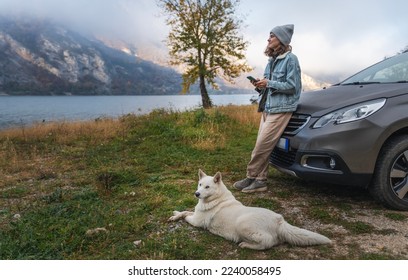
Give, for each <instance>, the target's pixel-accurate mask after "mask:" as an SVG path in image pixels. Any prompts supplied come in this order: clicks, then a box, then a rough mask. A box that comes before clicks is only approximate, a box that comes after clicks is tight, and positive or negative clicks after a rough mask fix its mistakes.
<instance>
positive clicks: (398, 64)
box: [340, 52, 408, 85]
mask: <svg viewBox="0 0 408 280" xmlns="http://www.w3.org/2000/svg"><path fill="white" fill-rule="evenodd" d="M407 81H408V52H405V53H402V54H399V55H396V56H393V57H391V58H387V59H384V60H383V61H381V62H379V63H377V64H374V65H373V66H371V67H368V68H367V69H364V70H363V71H361V72H359V73H357V74H355V75H354V76H351V77H350V78H348V79H347V80H345V81H343V82H342V83H340V84H341V85H347V84H371V83H403V82H404V83H406V82H407Z"/></svg>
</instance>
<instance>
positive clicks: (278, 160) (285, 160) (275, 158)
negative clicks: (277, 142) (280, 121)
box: [270, 114, 310, 167]
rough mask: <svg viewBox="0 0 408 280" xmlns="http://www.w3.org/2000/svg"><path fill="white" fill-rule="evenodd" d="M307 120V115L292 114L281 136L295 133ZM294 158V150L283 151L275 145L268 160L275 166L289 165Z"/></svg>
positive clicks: (308, 117) (308, 118)
mask: <svg viewBox="0 0 408 280" xmlns="http://www.w3.org/2000/svg"><path fill="white" fill-rule="evenodd" d="M309 120H310V116H309V115H301V114H293V115H292V117H291V118H290V121H289V123H288V125H287V126H286V128H285V131H284V132H283V136H293V135H296V134H297V133H298V132H299V131H300V130H301V129H302V128H303V127H304V126H305V125H306V124H307V123H308V122H309ZM295 158H296V150H293V149H290V150H289V151H284V150H282V149H279V148H277V147H276V148H275V149H274V150H273V151H272V153H271V157H270V162H271V163H272V164H275V165H277V166H281V167H289V166H291V165H292V164H293V163H294V162H295Z"/></svg>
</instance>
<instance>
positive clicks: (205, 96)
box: [200, 75, 212, 109]
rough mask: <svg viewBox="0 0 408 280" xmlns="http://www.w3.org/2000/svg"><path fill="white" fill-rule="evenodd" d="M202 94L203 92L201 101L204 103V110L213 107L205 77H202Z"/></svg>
mask: <svg viewBox="0 0 408 280" xmlns="http://www.w3.org/2000/svg"><path fill="white" fill-rule="evenodd" d="M200 92H201V100H202V102H203V108H204V109H208V108H211V107H212V102H211V99H210V97H209V96H208V92H207V88H206V86H205V79H204V76H201V75H200Z"/></svg>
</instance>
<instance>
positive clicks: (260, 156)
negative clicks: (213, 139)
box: [234, 24, 302, 193]
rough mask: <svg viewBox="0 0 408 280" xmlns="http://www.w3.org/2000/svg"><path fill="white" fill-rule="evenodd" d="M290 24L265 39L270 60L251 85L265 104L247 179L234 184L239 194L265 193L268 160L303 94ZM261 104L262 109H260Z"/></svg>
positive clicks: (261, 104) (275, 29) (272, 31)
mask: <svg viewBox="0 0 408 280" xmlns="http://www.w3.org/2000/svg"><path fill="white" fill-rule="evenodd" d="M293 29H294V26H293V24H288V25H282V26H276V27H274V28H273V29H272V30H271V32H270V36H269V39H268V46H267V47H266V50H265V54H266V55H267V56H268V57H269V60H268V64H267V66H266V68H265V72H264V78H263V79H262V80H259V79H257V80H256V81H254V82H252V84H253V85H254V86H255V87H256V88H258V89H261V90H262V91H263V94H264V95H265V96H264V97H265V98H266V99H265V102H260V108H259V111H261V112H262V116H261V122H260V125H259V131H258V137H257V140H256V144H255V147H254V149H253V151H252V154H251V160H250V162H249V163H248V166H247V177H246V178H245V179H243V180H241V181H238V182H236V183H235V184H234V187H235V188H236V189H238V190H242V192H246V193H251V192H259V191H266V190H267V184H266V181H267V173H268V167H269V157H270V154H271V152H272V150H273V149H274V148H275V146H276V144H277V143H278V141H279V138H280V137H281V135H282V133H283V131H284V130H285V127H286V125H287V124H288V122H289V120H290V118H291V116H292V113H293V111H295V110H296V108H297V105H298V102H299V97H300V92H301V90H302V81H301V71H300V66H299V61H298V59H297V57H296V55H294V54H293V53H292V47H291V46H290V45H289V44H290V42H291V39H292V35H293ZM263 104H264V105H263Z"/></svg>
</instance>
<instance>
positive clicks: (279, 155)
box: [270, 148, 296, 167]
mask: <svg viewBox="0 0 408 280" xmlns="http://www.w3.org/2000/svg"><path fill="white" fill-rule="evenodd" d="M295 158H296V151H293V150H292V151H289V152H286V151H284V150H282V149H279V148H275V149H274V150H273V151H272V154H271V157H270V162H271V163H272V164H275V165H277V166H281V167H289V166H291V165H292V164H293V163H294V162H295Z"/></svg>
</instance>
